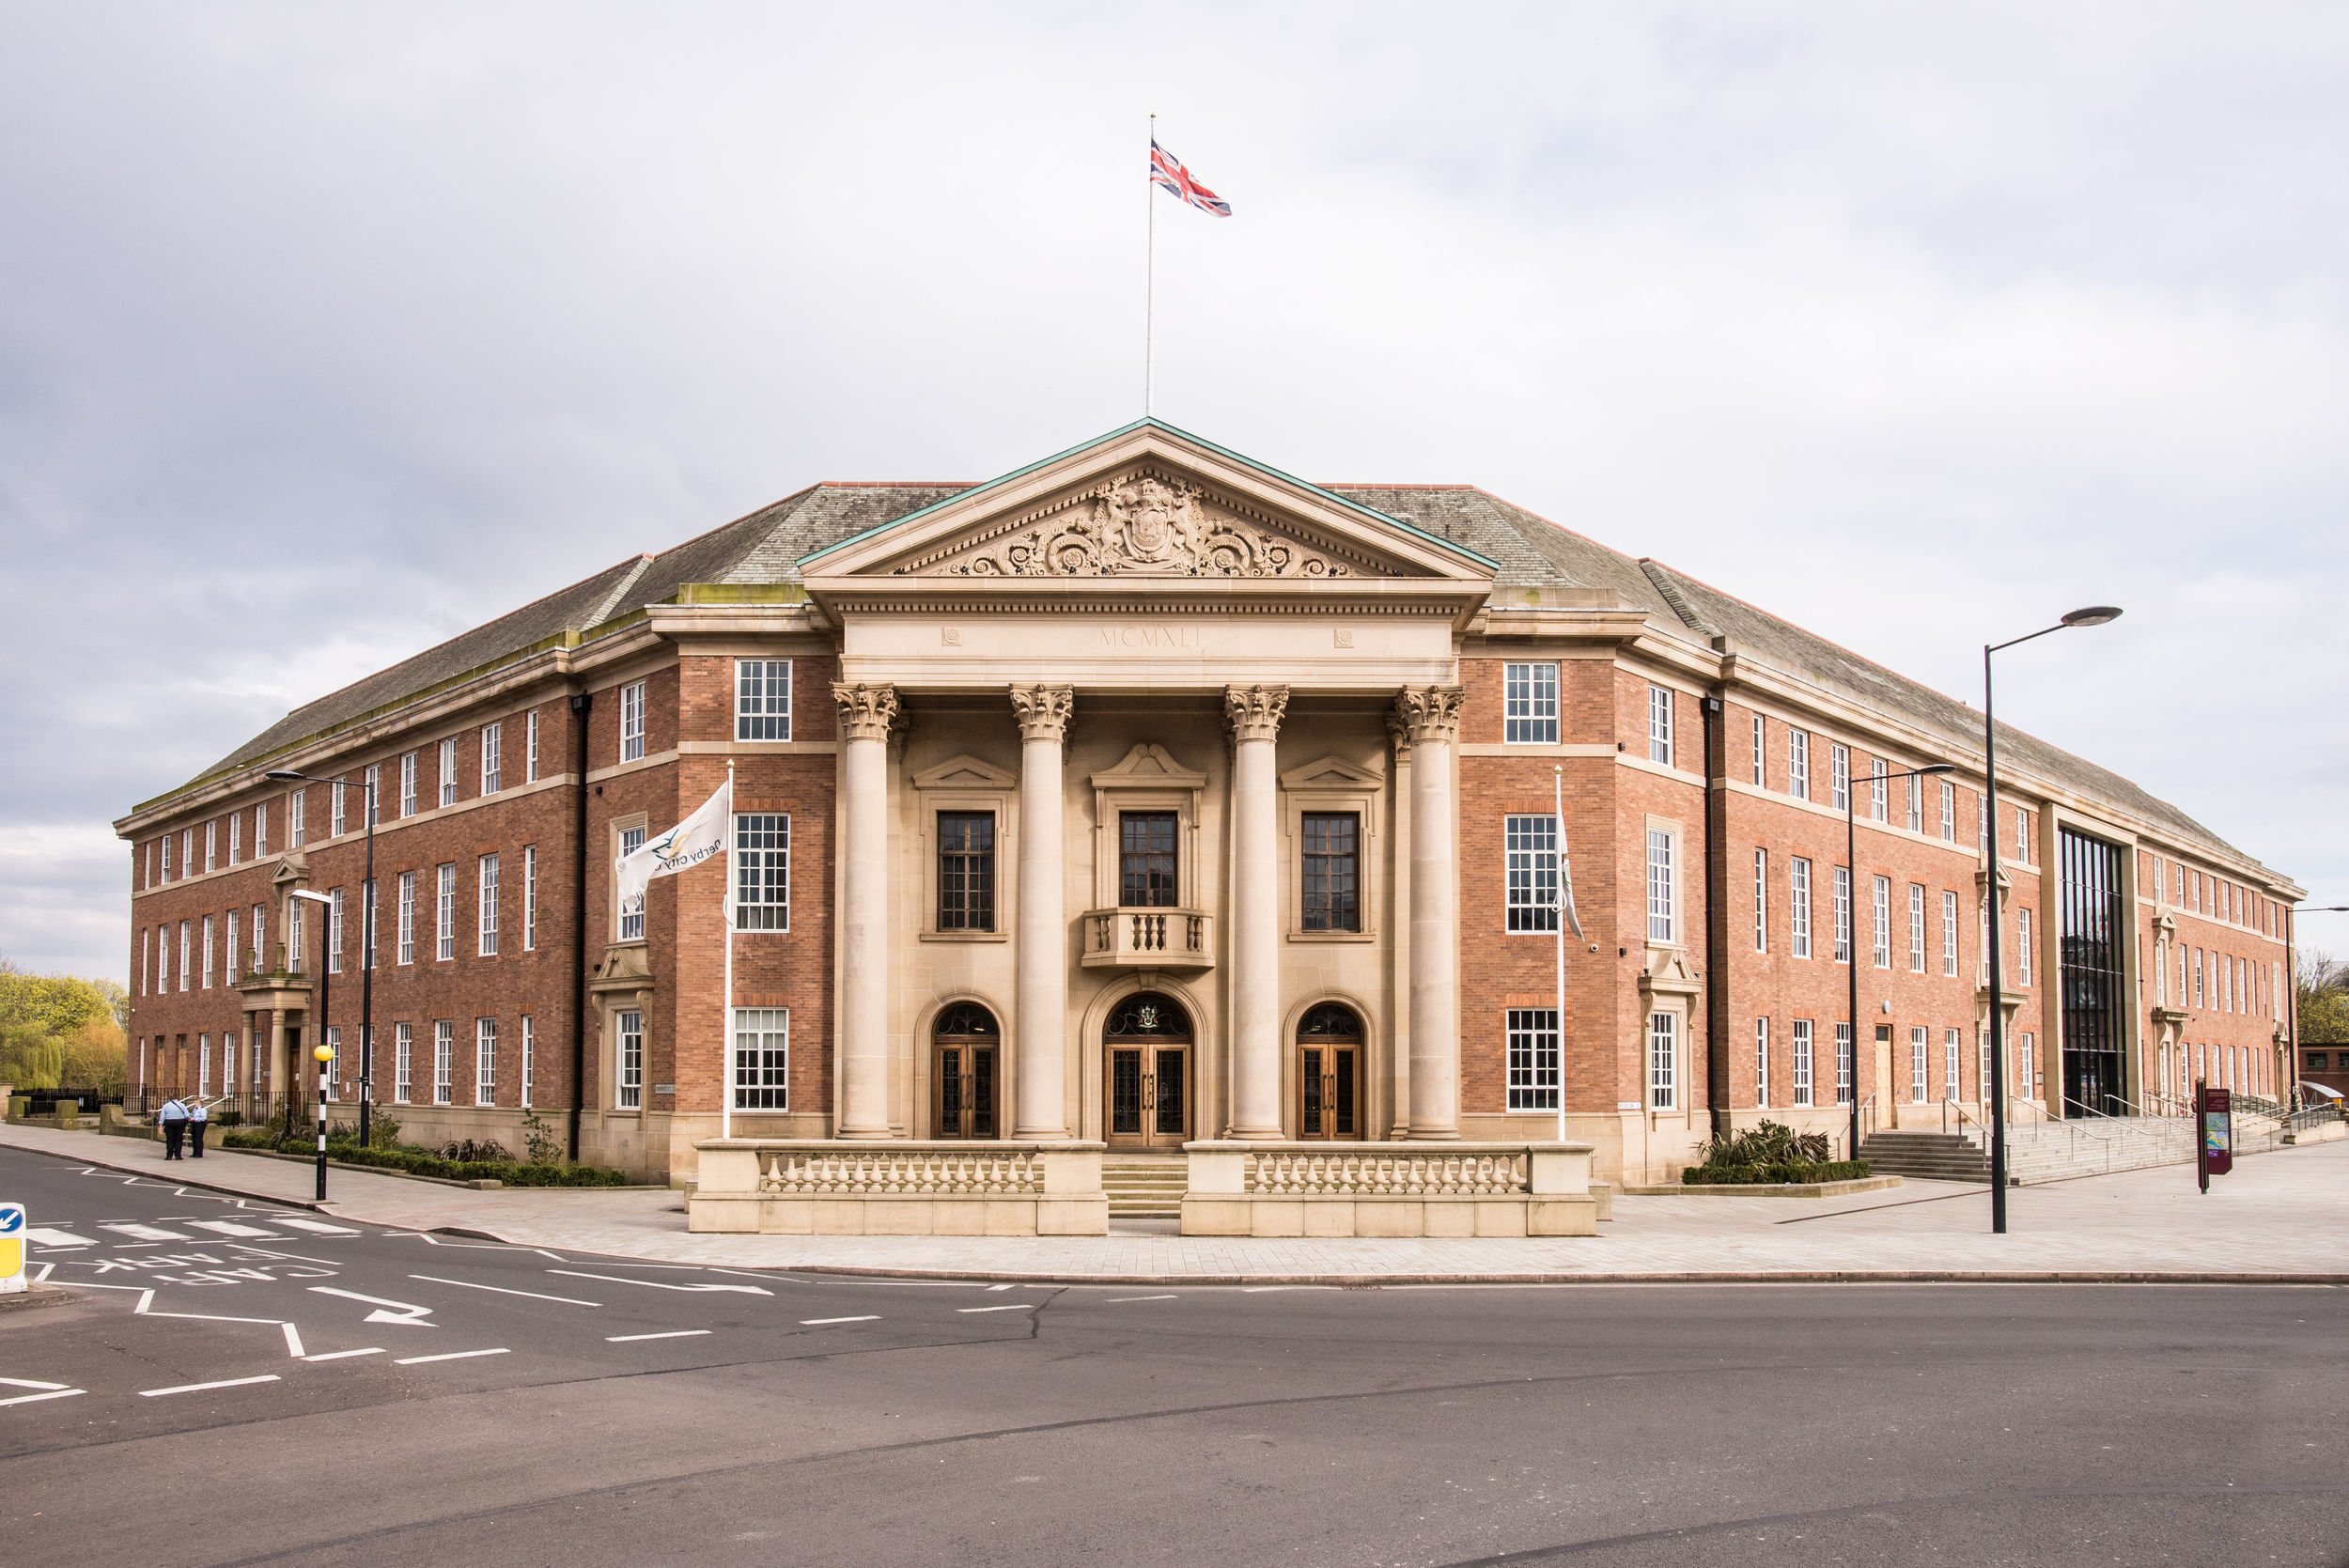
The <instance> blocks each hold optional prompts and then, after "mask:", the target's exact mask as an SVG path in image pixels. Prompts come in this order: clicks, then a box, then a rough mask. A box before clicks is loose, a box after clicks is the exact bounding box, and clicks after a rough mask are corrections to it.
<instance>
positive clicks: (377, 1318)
mask: <svg viewBox="0 0 2349 1568" xmlns="http://www.w3.org/2000/svg"><path fill="white" fill-rule="evenodd" d="M310 1288H311V1289H312V1290H314V1291H316V1292H317V1293H318V1294H319V1295H320V1296H341V1297H342V1298H343V1299H344V1300H346V1301H364V1302H366V1304H367V1305H368V1306H370V1307H392V1308H397V1309H398V1310H397V1311H396V1312H369V1313H368V1314H367V1316H366V1321H367V1322H369V1323H405V1324H407V1325H409V1326H410V1327H416V1328H438V1327H440V1325H439V1324H437V1323H427V1322H425V1321H424V1320H425V1319H426V1318H427V1317H428V1316H430V1315H431V1312H432V1309H431V1308H429V1307H419V1306H416V1305H415V1304H414V1303H412V1302H408V1301H386V1300H384V1299H383V1298H382V1297H381V1296H362V1295H360V1294H359V1293H358V1292H357V1291H355V1290H336V1289H335V1288H334V1286H332V1285H312V1286H311V1287H310Z"/></svg>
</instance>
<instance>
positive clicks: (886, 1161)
mask: <svg viewBox="0 0 2349 1568" xmlns="http://www.w3.org/2000/svg"><path fill="white" fill-rule="evenodd" d="M758 1190H759V1191H760V1192H761V1193H762V1194H764V1195H767V1196H770V1197H793V1198H811V1197H996V1196H1001V1197H1006V1198H1012V1197H1032V1196H1034V1195H1036V1194H1039V1193H1041V1192H1043V1190H1044V1162H1043V1158H1042V1157H1041V1156H1039V1155H1036V1154H1034V1153H1030V1152H1027V1151H1004V1152H980V1153H969V1154H966V1153H961V1152H954V1153H947V1152H941V1151H935V1150H920V1151H911V1152H906V1151H895V1150H889V1149H880V1148H876V1149H873V1150H870V1151H867V1150H863V1149H858V1150H852V1151H847V1152H841V1153H832V1152H830V1151H826V1152H821V1153H817V1152H813V1151H801V1150H793V1151H788V1152H786V1153H781V1154H775V1155H770V1157H769V1158H768V1161H767V1168H766V1170H765V1171H764V1172H762V1173H761V1174H760V1176H759V1179H758Z"/></svg>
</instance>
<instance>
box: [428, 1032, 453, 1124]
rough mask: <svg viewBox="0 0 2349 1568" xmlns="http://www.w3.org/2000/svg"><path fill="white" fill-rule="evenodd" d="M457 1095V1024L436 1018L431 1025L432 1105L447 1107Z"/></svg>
mask: <svg viewBox="0 0 2349 1568" xmlns="http://www.w3.org/2000/svg"><path fill="white" fill-rule="evenodd" d="M456 1093H457V1022H456V1020H455V1019H453V1018H436V1019H434V1020H433V1023H432V1103H433V1104H434V1105H447V1104H449V1103H451V1102H452V1101H453V1100H454V1099H455V1097H456Z"/></svg>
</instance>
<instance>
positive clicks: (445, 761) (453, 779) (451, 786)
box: [438, 736, 457, 806]
mask: <svg viewBox="0 0 2349 1568" xmlns="http://www.w3.org/2000/svg"><path fill="white" fill-rule="evenodd" d="M438 782H439V784H440V801H439V803H440V804H441V805H443V806H453V805H455V804H456V803H457V737H455V736H451V737H449V738H448V739H446V740H443V741H442V742H441V770H440V773H439V775H438Z"/></svg>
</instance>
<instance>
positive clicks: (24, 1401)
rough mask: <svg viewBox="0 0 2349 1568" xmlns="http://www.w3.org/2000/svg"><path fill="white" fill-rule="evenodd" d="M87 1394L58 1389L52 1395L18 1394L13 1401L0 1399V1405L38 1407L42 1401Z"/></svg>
mask: <svg viewBox="0 0 2349 1568" xmlns="http://www.w3.org/2000/svg"><path fill="white" fill-rule="evenodd" d="M87 1392H89V1390H88V1389H58V1390H57V1391H56V1392H54V1393H47V1394H19V1395H17V1396H16V1397H15V1398H14V1399H0V1405H39V1403H40V1402H41V1401H42V1400H44V1399H71V1398H72V1397H73V1396H74V1395H75V1394H86V1393H87Z"/></svg>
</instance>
